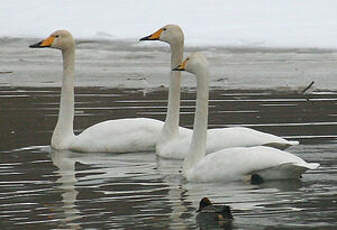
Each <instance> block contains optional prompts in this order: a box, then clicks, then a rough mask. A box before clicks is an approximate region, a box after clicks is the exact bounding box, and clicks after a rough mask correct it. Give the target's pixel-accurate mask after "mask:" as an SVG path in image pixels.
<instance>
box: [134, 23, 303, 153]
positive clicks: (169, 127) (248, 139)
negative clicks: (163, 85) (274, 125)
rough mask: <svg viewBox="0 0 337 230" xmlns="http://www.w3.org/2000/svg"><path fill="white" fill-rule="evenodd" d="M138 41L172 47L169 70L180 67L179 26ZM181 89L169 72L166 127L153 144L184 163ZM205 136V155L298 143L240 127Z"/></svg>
mask: <svg viewBox="0 0 337 230" xmlns="http://www.w3.org/2000/svg"><path fill="white" fill-rule="evenodd" d="M140 40H141V41H147V40H159V41H163V42H166V43H168V44H169V45H170V47H171V68H174V67H176V66H177V65H179V64H181V62H182V59H183V52H184V33H183V31H182V29H181V28H180V27H179V26H177V25H166V26H164V27H162V28H160V29H159V30H157V31H156V32H155V33H153V34H151V35H149V36H146V37H143V38H141V39H140ZM180 87H181V73H180V72H177V71H171V76H170V85H169V98H168V109H167V115H166V120H165V125H164V126H163V129H162V131H161V133H160V135H159V139H158V141H157V144H156V153H157V155H159V156H161V157H165V158H174V159H184V158H185V156H186V154H187V152H188V147H189V145H190V143H191V138H192V130H190V129H185V128H180V129H179V112H180ZM207 135H208V142H207V147H206V153H207V154H209V153H212V152H215V151H218V150H220V149H223V148H229V147H251V146H260V145H264V146H270V147H274V148H278V149H286V148H288V147H290V146H292V145H298V141H288V140H286V139H283V138H281V137H278V136H275V135H272V134H268V133H264V132H260V131H256V130H254V129H250V128H243V127H235V128H219V129H209V130H207Z"/></svg>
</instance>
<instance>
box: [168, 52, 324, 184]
mask: <svg viewBox="0 0 337 230" xmlns="http://www.w3.org/2000/svg"><path fill="white" fill-rule="evenodd" d="M174 70H186V71H188V72H190V73H193V74H194V75H195V76H196V78H197V100H196V112H195V117H194V125H193V134H192V141H191V144H190V147H189V150H188V154H187V156H186V157H185V159H184V163H183V172H184V176H185V177H186V179H187V180H188V181H193V182H223V181H235V180H243V179H245V178H247V176H253V175H254V176H255V177H256V176H258V177H260V178H262V180H263V181H266V180H276V179H298V178H300V176H301V174H303V173H304V172H305V171H306V170H308V169H315V168H317V167H318V166H319V164H316V163H307V162H305V161H304V160H302V159H301V158H299V157H297V156H295V155H293V154H291V153H288V152H285V151H282V150H279V149H275V148H271V147H266V146H256V147H249V148H247V147H235V148H227V149H223V150H220V151H216V152H214V153H211V154H208V155H206V156H205V153H206V142H207V138H208V135H207V132H206V129H207V123H208V122H207V121H208V81H209V72H208V63H207V60H206V58H205V57H204V56H203V55H202V54H200V53H194V54H192V55H191V56H190V57H189V58H186V59H185V61H184V62H183V63H182V64H181V65H179V66H178V67H177V68H175V69H174Z"/></svg>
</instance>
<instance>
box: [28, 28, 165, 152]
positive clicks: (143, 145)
mask: <svg viewBox="0 0 337 230" xmlns="http://www.w3.org/2000/svg"><path fill="white" fill-rule="evenodd" d="M30 47H31V48H44V47H50V48H56V49H60V50H61V51H62V56H63V83H62V88H61V101H60V110H59V115H58V120H57V124H56V127H55V129H54V132H53V135H52V139H51V147H52V148H54V149H69V150H73V151H80V152H116V153H123V152H138V151H142V152H143V151H154V150H155V144H156V142H157V139H158V135H159V133H160V132H161V129H162V127H163V124H164V123H163V122H162V121H158V120H154V119H148V118H137V119H119V120H108V121H103V122H100V123H98V124H95V125H93V126H91V127H89V128H87V129H85V130H84V131H83V132H82V133H81V134H79V135H77V136H76V135H74V131H73V120H74V82H75V76H74V72H75V41H74V39H73V37H72V35H71V33H70V32H68V31H66V30H57V31H55V32H54V33H52V34H51V35H50V36H49V37H48V38H47V39H45V40H43V41H41V42H39V43H36V44H34V45H31V46H30Z"/></svg>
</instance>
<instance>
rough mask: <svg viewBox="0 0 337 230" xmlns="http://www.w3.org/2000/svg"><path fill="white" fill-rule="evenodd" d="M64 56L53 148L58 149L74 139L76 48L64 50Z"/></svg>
mask: <svg viewBox="0 0 337 230" xmlns="http://www.w3.org/2000/svg"><path fill="white" fill-rule="evenodd" d="M62 56H63V79H62V89H61V101H60V110H59V114H58V120H57V124H56V127H55V130H54V132H53V137H52V146H53V147H55V148H58V149H62V148H67V146H64V145H65V144H66V143H65V142H66V141H67V140H69V138H71V137H74V131H73V121H74V82H75V76H74V70H75V47H72V46H71V47H70V48H67V49H65V50H62Z"/></svg>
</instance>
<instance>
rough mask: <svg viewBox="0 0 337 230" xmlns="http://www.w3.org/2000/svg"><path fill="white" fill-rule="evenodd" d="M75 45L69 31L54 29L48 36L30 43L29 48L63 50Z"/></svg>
mask: <svg viewBox="0 0 337 230" xmlns="http://www.w3.org/2000/svg"><path fill="white" fill-rule="evenodd" d="M74 46H75V41H74V39H73V36H72V35H71V33H70V32H69V31H67V30H56V31H55V32H53V33H52V34H51V35H49V37H48V38H46V39H44V40H42V41H40V42H38V43H35V44H33V45H30V46H29V47H30V48H46V47H49V48H55V49H60V50H65V49H68V48H70V47H74Z"/></svg>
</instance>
